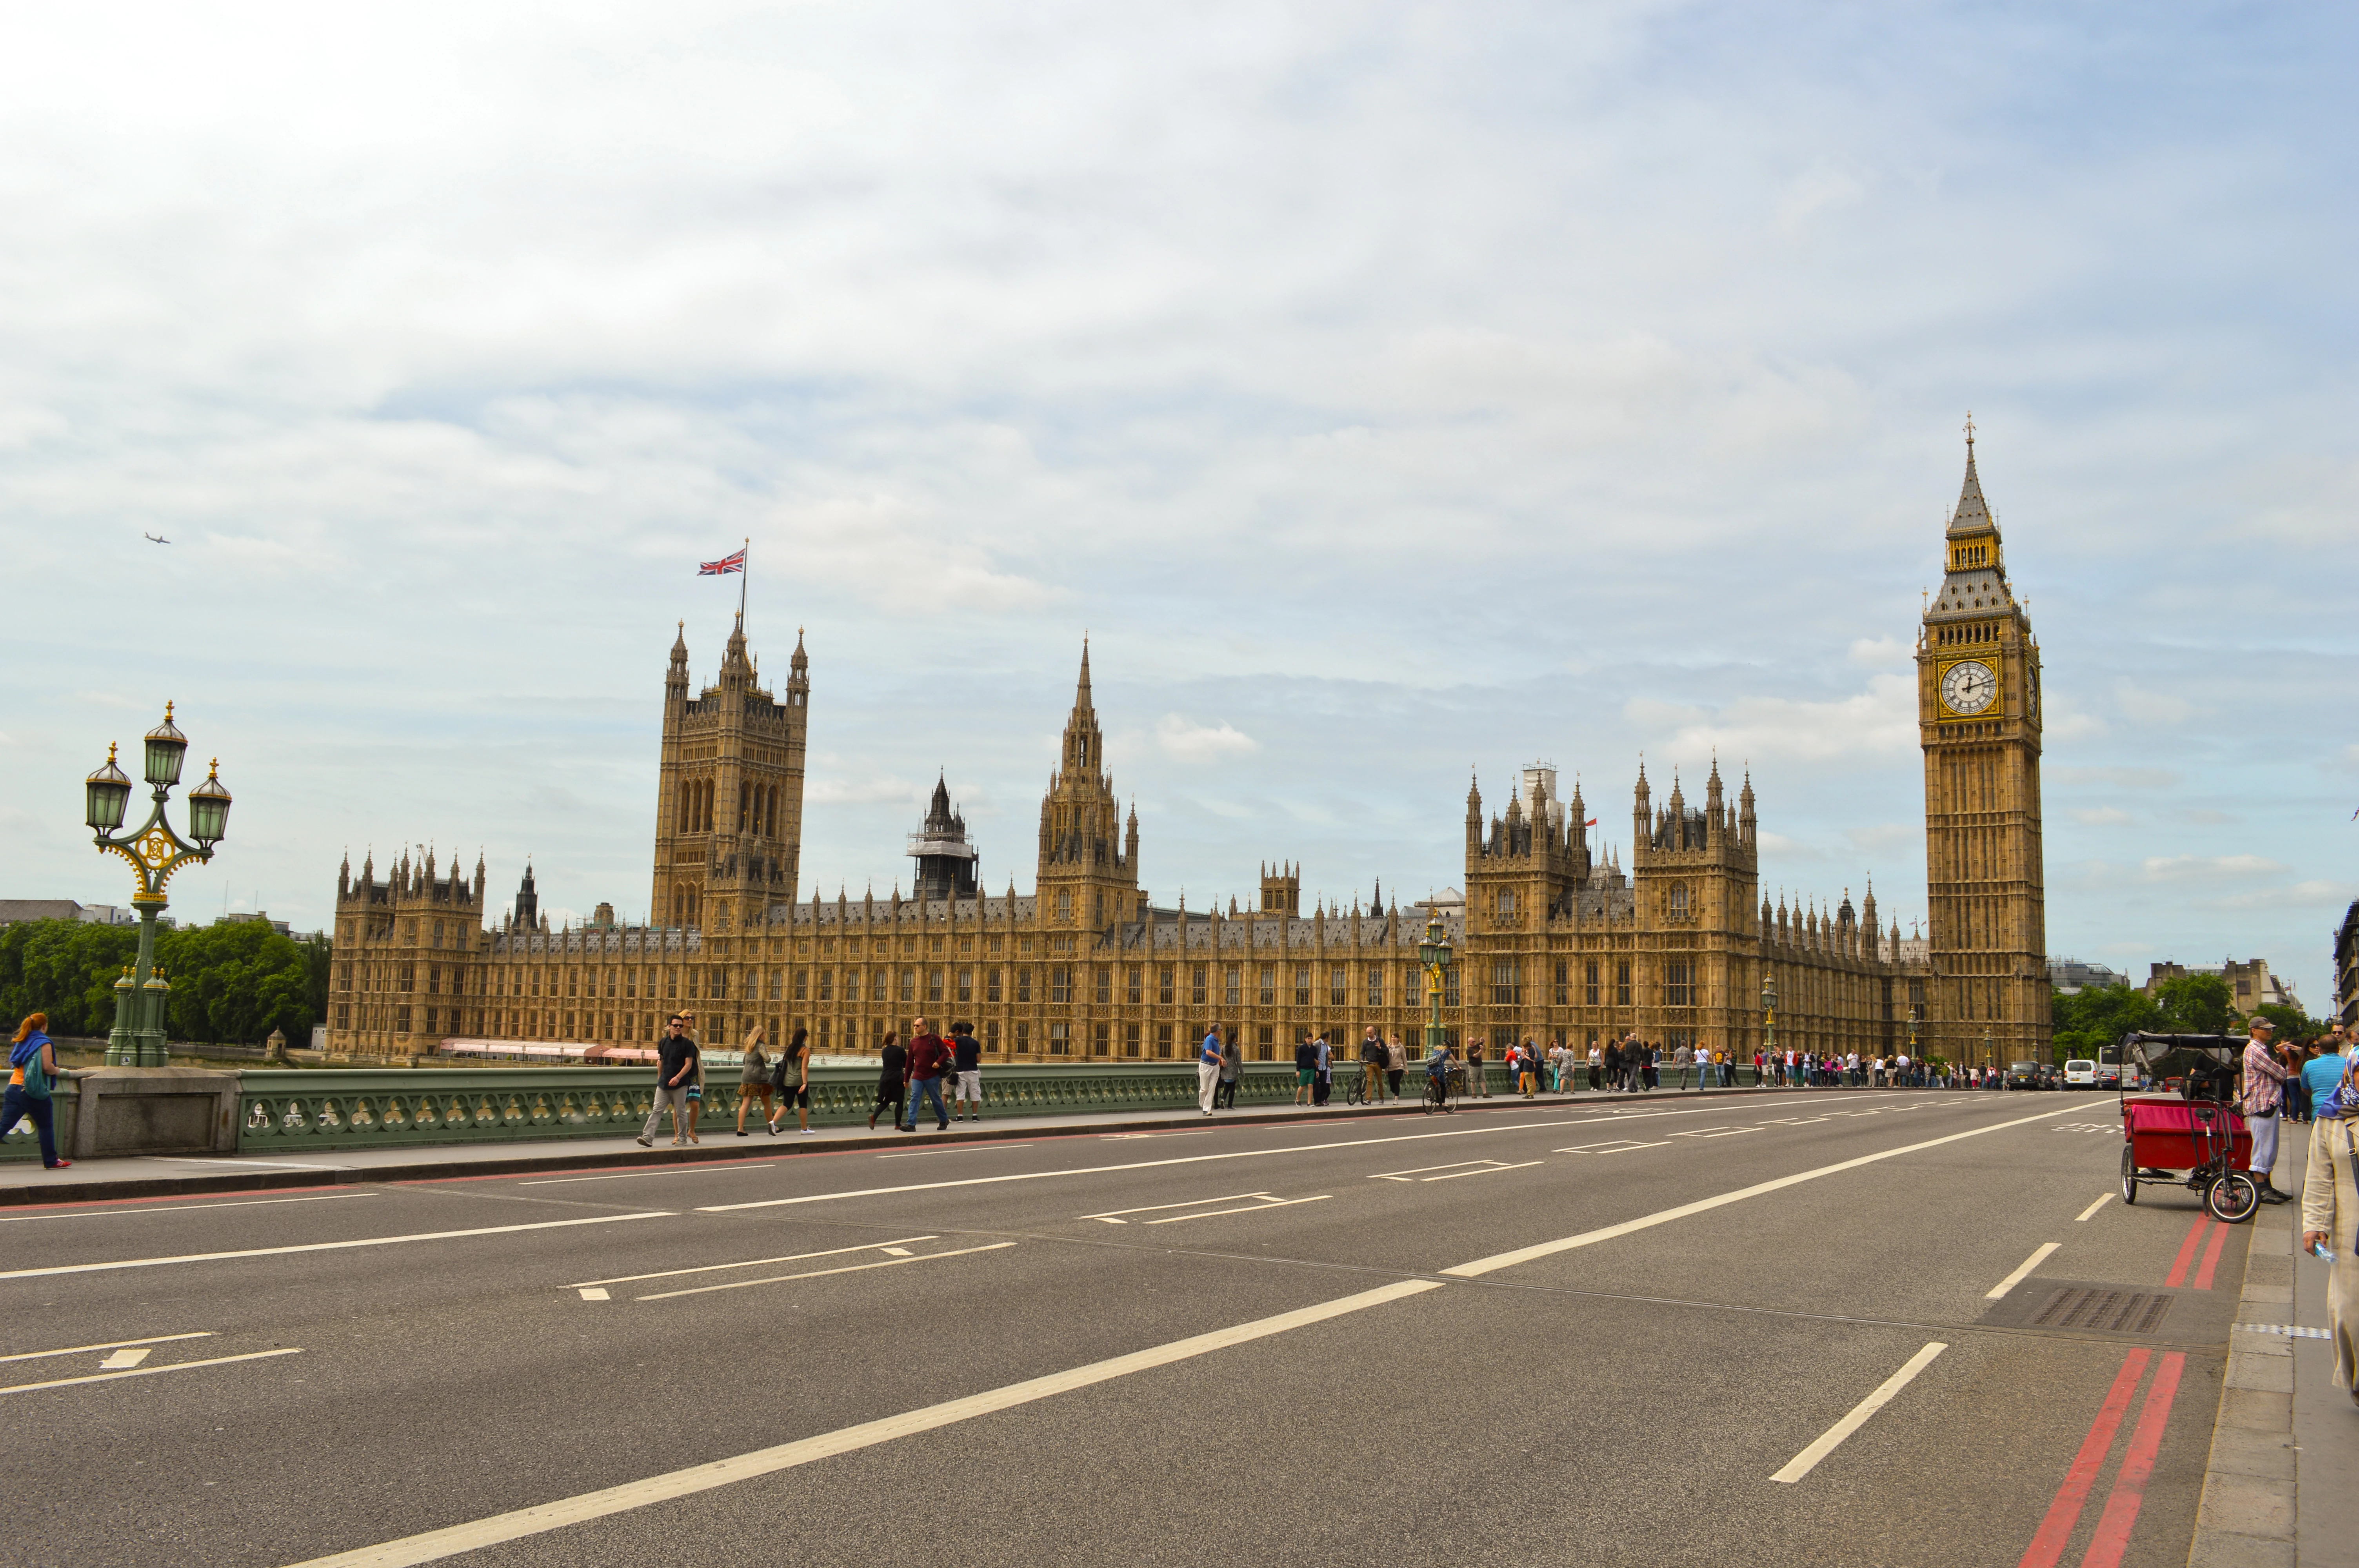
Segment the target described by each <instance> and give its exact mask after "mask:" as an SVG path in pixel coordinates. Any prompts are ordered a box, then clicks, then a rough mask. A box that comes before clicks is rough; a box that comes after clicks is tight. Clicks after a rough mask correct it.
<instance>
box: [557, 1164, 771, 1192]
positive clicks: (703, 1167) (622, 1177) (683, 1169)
mask: <svg viewBox="0 0 2359 1568" xmlns="http://www.w3.org/2000/svg"><path fill="white" fill-rule="evenodd" d="M776 1167H777V1161H775V1160H758V1161H757V1160H713V1161H709V1162H705V1163H703V1164H700V1165H674V1166H672V1167H671V1168H670V1169H669V1170H664V1171H621V1172H617V1173H615V1174H614V1175H611V1176H538V1177H536V1178H534V1179H533V1180H531V1181H529V1182H518V1183H517V1184H516V1185H517V1186H520V1187H561V1186H563V1185H565V1184H567V1183H568V1182H628V1181H634V1180H636V1179H637V1178H638V1177H641V1176H710V1175H712V1174H714V1173H716V1172H723V1171H767V1170H772V1169H775V1168H776Z"/></svg>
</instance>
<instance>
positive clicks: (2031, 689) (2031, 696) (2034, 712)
mask: <svg viewBox="0 0 2359 1568" xmlns="http://www.w3.org/2000/svg"><path fill="white" fill-rule="evenodd" d="M2024 696H2025V697H2027V699H2028V705H2029V707H2030V708H2031V717H2032V718H2033V719H2038V717H2039V676H2038V675H2036V674H2035V675H2034V676H2032V677H2031V681H2030V684H2029V685H2027V687H2024Z"/></svg>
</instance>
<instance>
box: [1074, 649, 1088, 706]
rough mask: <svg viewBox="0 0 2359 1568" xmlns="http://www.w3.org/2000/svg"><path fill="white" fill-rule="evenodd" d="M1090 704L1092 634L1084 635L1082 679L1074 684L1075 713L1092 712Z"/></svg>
mask: <svg viewBox="0 0 2359 1568" xmlns="http://www.w3.org/2000/svg"><path fill="white" fill-rule="evenodd" d="M1091 707H1092V705H1091V702H1090V634H1089V633H1086V632H1084V633H1082V678H1081V679H1080V680H1078V681H1076V682H1075V683H1074V684H1073V711H1074V712H1075V713H1077V714H1081V713H1087V712H1089V711H1091Z"/></svg>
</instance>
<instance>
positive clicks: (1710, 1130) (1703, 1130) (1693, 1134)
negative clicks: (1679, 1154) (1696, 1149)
mask: <svg viewBox="0 0 2359 1568" xmlns="http://www.w3.org/2000/svg"><path fill="white" fill-rule="evenodd" d="M1762 1130H1763V1129H1761V1128H1758V1127H1690V1128H1689V1129H1688V1130H1686V1131H1684V1132H1674V1133H1672V1134H1671V1136H1672V1137H1674V1138H1734V1137H1736V1136H1737V1135H1738V1134H1740V1133H1745V1132H1759V1131H1762Z"/></svg>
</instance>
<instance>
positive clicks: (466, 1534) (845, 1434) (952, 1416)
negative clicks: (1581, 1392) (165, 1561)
mask: <svg viewBox="0 0 2359 1568" xmlns="http://www.w3.org/2000/svg"><path fill="white" fill-rule="evenodd" d="M1440 1288H1441V1286H1440V1281H1434V1280H1402V1281H1397V1282H1396V1283H1394V1284H1389V1285H1382V1286H1379V1287H1378V1288H1376V1289H1375V1290H1373V1291H1367V1292H1362V1293H1361V1294H1358V1295H1353V1296H1343V1297H1341V1298H1339V1299H1337V1300H1334V1301H1329V1302H1320V1303H1317V1304H1315V1305H1312V1306H1307V1307H1299V1308H1297V1309H1296V1310H1295V1311H1293V1312H1287V1313H1280V1314H1277V1316H1275V1317H1265V1318H1259V1319H1256V1321H1254V1322H1252V1323H1241V1324H1238V1325H1235V1326H1234V1327H1230V1328H1221V1329H1215V1330H1213V1331H1212V1333H1210V1334H1200V1335H1196V1336H1193V1337H1191V1338H1188V1339H1179V1340H1174V1341H1172V1342H1171V1343H1170V1344H1169V1345H1158V1346H1151V1347H1149V1348H1147V1349H1145V1350H1134V1351H1132V1352H1130V1353H1129V1354H1128V1355H1125V1356H1115V1357H1110V1358H1108V1359H1106V1360H1103V1361H1093V1362H1092V1363H1090V1364H1089V1365H1088V1366H1086V1367H1074V1368H1070V1369H1068V1370H1066V1371H1062V1372H1051V1373H1049V1375H1048V1376H1046V1377H1041V1378H1032V1379H1027V1380H1026V1381H1024V1382H1021V1383H1011V1384H1009V1385H1008V1386H1007V1387H1006V1388H1004V1389H993V1390H989V1391H987V1392H984V1393H980V1394H970V1395H968V1396H967V1397H966V1398H964V1399H959V1400H947V1401H945V1402H944V1403H941V1404H938V1405H927V1406H925V1407H923V1408H921V1409H919V1410H913V1411H903V1412H902V1413H901V1414H899V1415H889V1416H886V1417H884V1418H883V1419H881V1420H878V1421H871V1422H862V1423H861V1424H859V1425H858V1426H847V1427H844V1428H843V1429H841V1430H839V1431H836V1432H829V1433H821V1434H820V1435H818V1436H816V1437H806V1438H804V1439H802V1440H800V1441H799V1442H796V1443H786V1444H779V1445H778V1446H777V1447H775V1448H759V1449H756V1450H755V1451H753V1452H752V1453H750V1454H735V1455H734V1456H732V1457H730V1458H727V1459H716V1460H713V1461H712V1462H711V1463H709V1464H704V1465H690V1467H689V1468H687V1469H685V1470H674V1471H672V1472H670V1473H669V1474H668V1475H662V1476H648V1477H647V1478H646V1479H645V1480H640V1481H629V1482H625V1483H624V1484H623V1485H622V1486H619V1487H606V1488H604V1489H603V1490H602V1491H595V1492H585V1493H583V1494H582V1495H581V1496H580V1497H573V1498H555V1499H552V1500H551V1501H549V1502H546V1503H539V1504H536V1505H534V1506H533V1507H530V1508H524V1509H516V1510H515V1511H514V1512H512V1513H504V1514H495V1515H493V1516H492V1517H490V1518H489V1519H471V1520H469V1521H468V1522H466V1523H464V1524H455V1525H450V1526H447V1527H445V1528H443V1529H441V1530H428V1531H426V1532H424V1533H423V1534H419V1535H412V1536H406V1537H404V1538H403V1539H401V1540H398V1541H385V1542H383V1543H381V1544H379V1545H375V1546H364V1547H360V1548H357V1549H356V1550H353V1551H351V1552H337V1553H335V1554H334V1555H332V1556H329V1557H317V1558H313V1559H311V1560H310V1562H308V1563H297V1564H294V1565H293V1568H410V1565H411V1564H415V1563H435V1562H440V1560H441V1559H443V1558H446V1557H455V1556H457V1555H458V1554H459V1553H461V1552H474V1551H479V1550H481V1549H482V1548H484V1547H487V1546H496V1545H498V1544H500V1543H501V1542H503V1541H520V1540H523V1539H525V1538H526V1537H527V1536H534V1535H540V1534H543V1533H545V1532H547V1531H549V1530H562V1529H564V1528H565V1527H566V1526H568V1525H572V1524H582V1523H584V1522H586V1521H588V1520H591V1519H605V1518H608V1517H610V1516H612V1515H614V1514H618V1513H624V1512H626V1511H628V1510H629V1509H640V1508H645V1507H647V1505H649V1504H650V1503H660V1502H667V1501H669V1500H670V1499H672V1498H685V1497H692V1496H694V1495H695V1494H697V1493H699V1492H707V1491H711V1490H712V1489H713V1488H714V1487H726V1486H728V1485H730V1484H731V1483H733V1482H736V1481H746V1480H751V1479H753V1478H755V1477H756V1476H775V1475H777V1473H779V1472H780V1471H782V1470H791V1469H793V1468H795V1467H796V1466H797V1465H809V1464H812V1463H814V1462H815V1461H818V1460H821V1459H831V1458H833V1457H834V1456H835V1455H837V1454H851V1453H855V1452H857V1451H859V1450H861V1449H864V1448H872V1447H875V1445H876V1444H880V1443H890V1442H892V1441H894V1440H895V1439H896V1438H902V1437H912V1436H915V1435H916V1434H918V1433H923V1432H933V1431H936V1430H938V1429H940V1428H941V1427H945V1426H953V1425H956V1424H957V1423H958V1422H964V1421H973V1420H974V1419H975V1418H976V1417H978V1416H986V1415H993V1414H995V1413H997V1412H998V1411H1006V1410H1013V1409H1015V1408H1016V1407H1017V1406H1019V1405H1026V1404H1030V1403H1032V1402H1033V1401H1034V1400H1045V1399H1049V1398H1050V1397H1052V1396H1054V1395H1057V1394H1062V1393H1069V1392H1071V1391H1072V1390H1075V1389H1086V1388H1090V1387H1092V1386H1093V1385H1095V1384H1099V1383H1106V1382H1112V1381H1114V1379H1118V1378H1126V1377H1130V1376H1132V1375H1133V1374H1135V1373H1138V1372H1148V1371H1153V1370H1154V1369H1156V1368H1158V1367H1169V1366H1171V1365H1172V1364H1174V1363H1175V1362H1180V1361H1187V1360H1190V1359H1192V1358H1194V1357H1199V1356H1209V1355H1211V1354H1212V1353H1213V1352H1214V1351H1217V1350H1225V1349H1228V1348H1230V1347H1231V1346H1238V1345H1245V1344H1249V1343H1251V1342H1252V1341H1254V1340H1256V1339H1266V1338H1269V1337H1270V1336H1274V1335H1279V1334H1285V1333H1288V1331H1290V1330H1293V1329H1297V1328H1304V1327H1308V1326H1309V1325H1312V1324H1316V1323H1325V1322H1327V1321H1328V1320H1330V1319H1332V1318H1338V1317H1344V1316H1348V1315H1349V1314H1353V1313H1356V1312H1364V1311H1366V1310H1367V1309H1369V1308H1371V1307H1377V1306H1383V1305H1385V1304H1386V1303H1391V1302H1397V1301H1401V1300H1404V1299H1406V1298H1408V1297H1409V1296H1414V1295H1421V1294H1423V1293H1424V1292H1427V1291H1436V1290H1440Z"/></svg>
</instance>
